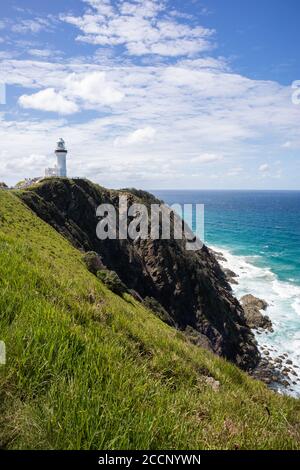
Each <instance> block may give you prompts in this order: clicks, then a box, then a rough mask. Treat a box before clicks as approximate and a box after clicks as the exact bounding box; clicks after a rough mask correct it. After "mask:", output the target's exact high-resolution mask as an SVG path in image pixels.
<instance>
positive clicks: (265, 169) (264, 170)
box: [259, 163, 270, 173]
mask: <svg viewBox="0 0 300 470" xmlns="http://www.w3.org/2000/svg"><path fill="white" fill-rule="evenodd" d="M269 170H270V166H269V165H268V164H267V163H263V164H262V165H260V167H259V171H260V172H261V173H267V172H268V171H269Z"/></svg>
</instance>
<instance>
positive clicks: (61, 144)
mask: <svg viewBox="0 0 300 470" xmlns="http://www.w3.org/2000/svg"><path fill="white" fill-rule="evenodd" d="M57 149H58V150H66V144H65V141H64V139H62V138H60V139H59V140H58V141H57Z"/></svg>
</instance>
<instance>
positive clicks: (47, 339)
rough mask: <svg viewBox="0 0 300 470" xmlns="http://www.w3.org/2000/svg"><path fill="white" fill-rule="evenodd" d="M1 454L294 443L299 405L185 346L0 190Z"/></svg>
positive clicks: (183, 339)
mask: <svg viewBox="0 0 300 470" xmlns="http://www.w3.org/2000/svg"><path fill="white" fill-rule="evenodd" d="M0 314H1V315H0V327H1V330H0V331H1V340H4V341H5V343H6V347H7V364H6V365H5V366H1V365H0V393H1V401H0V407H1V410H0V411H1V423H0V424H1V425H0V441H1V448H2V449H11V448H17V449H29V448H30V449H162V448H164V449H238V448H241V449H246V448H254V449H270V448H273V449H296V448H300V437H299V422H300V420H299V418H300V405H299V401H297V400H294V399H292V398H288V397H282V396H279V395H277V394H275V393H273V392H271V391H269V390H268V389H267V388H266V386H265V385H263V384H262V383H260V382H258V381H255V380H253V379H251V378H250V377H249V376H248V375H247V374H246V373H244V372H242V371H241V370H240V369H239V368H237V367H236V366H234V365H233V364H231V363H229V362H227V361H226V360H224V359H222V358H219V357H217V356H216V355H214V354H212V353H210V352H209V351H206V350H204V349H201V348H200V347H198V346H194V345H193V344H191V342H190V341H187V340H186V337H185V336H184V335H183V334H182V333H181V332H179V331H177V330H176V329H174V328H172V327H170V326H168V325H166V324H165V323H163V322H162V321H161V320H160V319H159V318H157V316H156V315H155V314H153V313H152V312H151V310H148V309H147V308H145V306H143V305H142V304H141V303H139V302H138V301H137V300H135V299H134V298H133V297H132V296H130V295H128V294H124V295H123V297H120V296H118V295H115V294H113V293H112V292H111V291H110V290H109V289H107V287H105V285H104V284H103V283H102V282H101V280H100V279H98V278H97V277H96V276H95V275H93V274H92V273H90V272H89V270H88V269H87V267H86V264H85V263H84V262H83V255H82V253H81V252H80V251H78V250H77V249H75V248H74V247H73V246H72V245H71V244H70V243H69V242H68V241H67V240H66V239H64V238H63V237H62V236H61V235H60V234H58V233H57V232H56V231H55V230H54V229H53V228H52V227H50V226H49V225H47V224H46V223H44V222H43V221H42V220H41V219H40V218H38V217H37V216H36V215H35V214H34V213H33V212H32V211H31V210H30V209H28V207H26V206H25V205H24V204H23V203H22V202H21V200H20V199H19V198H17V197H16V196H15V195H14V194H12V193H11V192H8V191H1V192H0Z"/></svg>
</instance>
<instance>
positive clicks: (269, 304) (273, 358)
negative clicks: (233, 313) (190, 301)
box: [209, 245, 300, 398]
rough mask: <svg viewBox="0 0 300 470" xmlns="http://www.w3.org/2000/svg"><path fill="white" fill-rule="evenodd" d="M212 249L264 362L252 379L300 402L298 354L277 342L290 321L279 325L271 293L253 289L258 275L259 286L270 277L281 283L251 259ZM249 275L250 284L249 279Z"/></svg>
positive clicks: (223, 250)
mask: <svg viewBox="0 0 300 470" xmlns="http://www.w3.org/2000/svg"><path fill="white" fill-rule="evenodd" d="M209 249H210V250H211V251H212V252H213V254H214V255H215V257H216V258H217V260H218V262H219V264H220V266H221V268H222V270H223V272H224V276H225V278H226V280H227V281H228V283H229V285H230V287H231V289H232V292H233V294H234V295H235V296H236V297H237V299H238V300H239V301H240V302H241V304H242V305H243V308H244V310H245V312H246V313H245V318H246V321H247V323H248V325H249V327H250V328H251V330H252V331H253V333H254V335H255V339H256V341H257V346H258V349H259V351H260V353H261V360H260V362H259V364H258V366H257V367H256V368H255V369H254V370H253V371H252V372H251V375H253V376H254V377H255V378H257V379H259V380H261V381H263V382H264V383H265V384H267V385H268V387H269V388H271V389H272V390H275V391H277V392H279V393H282V394H286V395H291V396H294V397H296V398H299V397H300V361H299V360H297V359H298V357H297V356H298V355H297V351H295V352H294V353H293V352H291V351H290V348H287V347H286V344H283V343H280V341H279V340H278V338H280V336H282V337H284V330H283V327H284V325H283V323H285V326H286V328H288V320H287V318H288V317H285V318H283V319H282V320H283V321H278V318H277V317H278V315H275V314H274V312H275V311H276V304H275V302H274V299H273V298H272V295H271V293H270V292H268V291H265V292H264V295H263V296H262V295H261V292H260V290H259V289H257V288H255V287H254V286H253V281H254V282H255V274H256V277H257V279H256V282H258V283H259V282H260V279H259V278H261V279H262V276H270V275H272V276H273V278H274V279H272V281H274V282H277V283H278V284H279V283H281V282H280V281H278V279H276V276H275V275H274V274H273V273H271V272H267V270H263V268H258V267H256V266H255V265H254V264H252V263H251V257H245V256H237V255H233V254H232V253H231V252H230V251H229V250H228V249H227V248H226V249H224V248H220V247H217V246H213V245H210V246H209ZM248 258H250V259H248ZM250 271H252V272H251V273H250V276H251V274H252V278H251V282H249V279H248V278H249V272H250ZM281 284H282V286H280V287H284V283H283V282H282V283H281ZM299 290H300V288H299ZM295 302H297V299H296V300H295ZM249 313H250V315H249ZM290 346H291V345H290Z"/></svg>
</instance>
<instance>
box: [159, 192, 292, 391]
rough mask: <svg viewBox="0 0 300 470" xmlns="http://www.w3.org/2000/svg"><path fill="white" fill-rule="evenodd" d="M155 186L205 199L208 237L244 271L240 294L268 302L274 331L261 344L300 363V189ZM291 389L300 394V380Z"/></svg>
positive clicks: (171, 195) (173, 197)
mask: <svg viewBox="0 0 300 470" xmlns="http://www.w3.org/2000/svg"><path fill="white" fill-rule="evenodd" d="M152 192H153V193H154V194H155V195H156V196H157V197H158V198H159V199H162V200H163V201H165V203H167V204H168V205H172V204H175V203H176V204H178V203H179V204H191V203H194V204H204V207H205V239H204V241H205V243H206V244H207V245H208V246H211V247H212V248H215V249H217V250H219V251H222V252H223V253H224V255H225V258H226V260H227V263H225V265H226V266H227V267H229V268H231V269H232V270H233V271H235V272H236V273H237V274H238V275H239V279H238V280H239V284H238V285H237V286H233V288H234V292H235V294H236V296H237V297H238V298H240V297H241V296H242V295H244V294H246V293H252V294H254V295H256V296H258V297H260V298H263V299H265V300H266V301H267V302H268V304H269V307H268V309H267V314H268V315H269V316H270V318H271V320H272V322H273V326H274V333H272V334H270V333H268V334H266V333H262V334H260V335H257V339H258V341H259V343H260V345H267V346H268V348H269V349H271V355H272V354H274V357H277V356H278V355H279V354H282V353H284V352H287V353H288V354H289V356H290V357H291V359H292V360H293V362H294V364H296V365H298V366H299V367H300V191H197V190H189V191H179V190H162V191H158V190H155V191H152ZM299 372H300V369H299ZM291 381H295V379H294V377H292V376H291ZM291 390H292V393H294V394H297V395H298V396H299V395H300V382H298V384H292V386H291Z"/></svg>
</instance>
